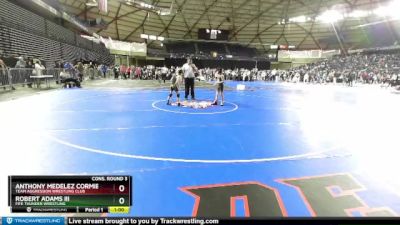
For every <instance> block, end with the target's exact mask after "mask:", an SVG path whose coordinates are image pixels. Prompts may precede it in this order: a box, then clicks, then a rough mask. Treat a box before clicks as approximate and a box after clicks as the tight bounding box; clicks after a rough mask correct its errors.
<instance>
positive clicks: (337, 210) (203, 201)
mask: <svg viewBox="0 0 400 225" xmlns="http://www.w3.org/2000/svg"><path fill="white" fill-rule="evenodd" d="M276 182H278V183H281V184H284V185H287V186H290V187H292V188H294V189H295V190H297V192H298V194H299V197H300V198H301V199H302V200H303V202H304V205H305V207H306V208H307V210H308V211H309V213H310V215H311V216H338V217H344V216H395V215H396V214H395V213H394V212H393V211H392V210H391V209H390V208H388V207H380V208H371V207H370V206H368V205H367V204H366V203H365V202H364V201H363V200H362V199H361V198H360V197H359V196H358V195H357V192H361V191H366V189H365V188H364V187H363V186H362V185H361V184H360V183H359V182H358V181H357V180H356V179H355V178H354V177H353V176H351V175H350V174H334V175H324V176H316V177H302V178H291V179H278V180H276ZM181 190H182V191H184V192H186V193H188V194H189V195H191V196H193V197H194V198H195V205H194V208H193V212H192V216H197V217H236V216H242V217H243V216H244V217H249V216H252V217H269V216H270V217H282V216H287V215H288V213H287V211H286V208H285V204H284V201H283V200H282V198H281V196H280V194H279V192H278V190H277V189H276V188H272V187H269V186H267V185H264V184H262V183H259V182H243V183H230V184H218V185H206V186H195V187H184V188H181ZM238 200H240V201H238ZM238 202H242V204H240V205H238ZM238 208H239V209H240V208H242V209H243V210H242V211H243V213H241V214H242V215H237V209H238Z"/></svg>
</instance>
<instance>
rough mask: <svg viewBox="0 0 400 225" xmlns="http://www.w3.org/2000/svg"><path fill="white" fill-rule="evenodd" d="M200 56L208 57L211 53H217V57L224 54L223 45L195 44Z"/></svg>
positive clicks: (211, 43) (210, 43)
mask: <svg viewBox="0 0 400 225" xmlns="http://www.w3.org/2000/svg"><path fill="white" fill-rule="evenodd" d="M197 47H198V50H199V54H200V55H210V54H211V52H217V53H218V54H219V55H221V54H226V48H225V45H224V44H222V43H213V42H208V43H197Z"/></svg>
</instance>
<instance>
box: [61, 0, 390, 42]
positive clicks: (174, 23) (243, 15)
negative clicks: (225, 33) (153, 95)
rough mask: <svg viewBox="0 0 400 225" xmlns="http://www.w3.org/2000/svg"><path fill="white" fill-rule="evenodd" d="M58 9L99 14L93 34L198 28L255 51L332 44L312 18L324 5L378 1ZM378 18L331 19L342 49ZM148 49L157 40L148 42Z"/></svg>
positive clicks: (212, 0)
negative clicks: (276, 46) (160, 10)
mask: <svg viewBox="0 0 400 225" xmlns="http://www.w3.org/2000/svg"><path fill="white" fill-rule="evenodd" d="M58 1H59V3H60V5H61V8H62V9H63V10H64V11H65V12H67V13H69V14H70V15H75V16H77V17H79V18H81V19H94V18H102V19H103V20H104V21H105V23H106V24H107V27H105V28H91V30H92V31H93V32H95V33H98V34H99V35H101V36H103V37H111V38H112V39H116V40H122V41H129V42H144V41H145V40H144V39H141V38H140V34H149V35H157V36H163V37H165V38H166V40H176V39H193V40H196V39H197V30H198V29H199V28H211V29H226V30H229V31H230V37H229V41H231V42H239V43H241V44H244V45H251V46H253V47H256V48H258V49H260V50H262V49H265V50H268V49H269V45H271V44H283V45H294V46H296V48H297V49H332V48H338V47H339V45H338V43H339V42H338V41H337V39H336V35H335V32H334V29H333V28H332V25H331V24H330V23H324V22H321V21H316V20H314V19H313V18H315V17H317V16H318V15H321V14H322V13H323V12H325V11H327V10H330V9H340V10H342V11H343V10H345V11H348V12H349V11H354V10H366V11H371V10H373V9H376V8H378V7H379V6H381V5H385V4H386V5H387V4H388V1H384V0H142V1H141V2H145V3H147V4H151V5H154V6H157V7H163V8H167V9H169V8H171V4H172V10H171V14H170V15H159V14H157V13H154V12H152V11H146V10H144V9H143V8H142V9H141V8H136V7H135V6H132V5H128V4H126V3H125V1H126V0H108V13H106V14H105V13H102V12H99V9H98V8H97V7H93V6H87V5H86V2H88V0H58ZM303 15H304V16H306V18H308V17H309V18H311V20H309V21H306V22H291V23H288V22H285V23H282V20H284V19H285V18H286V21H287V20H288V19H289V18H294V17H298V16H303ZM381 20H382V19H381V18H375V17H374V16H371V17H364V18H347V19H344V20H341V21H338V22H337V23H336V29H337V31H338V32H339V33H340V34H343V33H345V34H346V35H344V36H342V39H344V40H343V42H346V43H345V44H346V46H347V47H348V48H357V47H360V46H361V45H362V44H365V43H367V44H368V43H369V42H370V41H371V40H369V39H370V38H369V37H368V34H367V33H366V32H365V28H355V27H357V26H359V25H362V24H371V23H373V22H375V21H381ZM396 24H397V22H395V24H393V22H390V23H387V22H385V26H386V27H387V28H388V29H389V32H388V33H385V34H381V35H391V36H392V38H393V39H396V40H397V39H398V33H397V31H396V30H397V27H396V26H397V25H396ZM149 44H150V45H153V46H154V47H157V46H160V42H158V41H152V42H149Z"/></svg>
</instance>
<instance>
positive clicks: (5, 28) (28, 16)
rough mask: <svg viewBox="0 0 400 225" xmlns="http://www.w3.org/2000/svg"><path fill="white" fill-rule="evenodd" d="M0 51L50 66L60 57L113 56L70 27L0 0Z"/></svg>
mask: <svg viewBox="0 0 400 225" xmlns="http://www.w3.org/2000/svg"><path fill="white" fill-rule="evenodd" d="M0 5H1V7H0V53H2V54H3V55H8V56H12V55H22V56H28V57H38V58H41V59H43V60H44V61H45V62H46V67H53V66H54V62H56V61H59V60H68V61H75V60H80V59H84V60H88V61H97V62H99V63H105V64H112V63H113V61H114V59H113V57H112V56H111V55H110V52H109V50H108V49H107V48H106V47H105V46H104V45H102V44H97V43H93V42H92V41H89V40H87V39H85V38H82V37H81V36H79V35H77V34H76V33H74V32H73V31H71V30H69V29H66V28H65V27H63V26H60V25H58V24H56V23H54V22H51V21H49V20H46V19H45V18H43V17H41V16H39V15H36V14H34V13H33V12H30V11H28V10H26V9H24V8H21V7H19V6H17V5H15V4H13V3H11V2H9V1H7V0H0Z"/></svg>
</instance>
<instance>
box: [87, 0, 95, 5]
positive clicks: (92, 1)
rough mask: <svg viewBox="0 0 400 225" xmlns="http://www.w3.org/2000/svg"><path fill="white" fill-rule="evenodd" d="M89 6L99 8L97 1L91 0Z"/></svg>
mask: <svg viewBox="0 0 400 225" xmlns="http://www.w3.org/2000/svg"><path fill="white" fill-rule="evenodd" d="M86 5H87V6H98V3H97V0H91V1H89V2H87V3H86Z"/></svg>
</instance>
